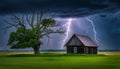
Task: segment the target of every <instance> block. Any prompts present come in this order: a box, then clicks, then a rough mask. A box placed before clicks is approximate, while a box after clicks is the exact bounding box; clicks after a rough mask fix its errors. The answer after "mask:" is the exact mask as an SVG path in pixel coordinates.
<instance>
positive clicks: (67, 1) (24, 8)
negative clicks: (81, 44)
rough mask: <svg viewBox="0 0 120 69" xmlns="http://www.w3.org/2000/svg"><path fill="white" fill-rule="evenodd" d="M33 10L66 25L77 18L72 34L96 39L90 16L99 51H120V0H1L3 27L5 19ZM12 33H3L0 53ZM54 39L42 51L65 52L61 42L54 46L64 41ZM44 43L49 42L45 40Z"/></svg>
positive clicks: (1, 34) (0, 38)
mask: <svg viewBox="0 0 120 69" xmlns="http://www.w3.org/2000/svg"><path fill="white" fill-rule="evenodd" d="M33 8H35V9H36V11H38V12H39V10H41V9H42V10H44V11H45V13H46V14H47V16H48V15H49V16H54V18H55V19H56V21H57V22H59V23H61V24H63V25H64V23H66V22H67V18H70V17H71V18H75V20H74V19H73V21H72V27H71V31H72V34H73V33H79V34H84V35H88V36H89V37H91V38H92V39H93V40H94V33H93V31H92V27H91V25H90V23H89V22H88V21H87V20H85V18H86V17H87V18H90V19H91V20H92V21H93V22H94V25H95V27H96V31H97V39H98V40H99V45H100V47H99V49H113V50H120V42H119V41H120V20H119V18H120V0H0V22H1V24H0V27H3V26H5V23H4V19H8V20H10V19H9V17H10V14H11V13H15V14H19V15H22V14H30V10H31V9H33ZM64 18H65V19H66V20H65V19H64ZM81 22H82V23H81ZM81 25H83V26H81ZM86 26H87V27H88V28H90V29H89V30H88V29H87V28H86ZM12 30H13V29H10V31H12ZM10 31H9V32H10ZM86 31H89V34H86V33H85V32H86ZM9 32H8V33H7V34H6V35H5V34H3V31H2V30H1V31H0V41H1V44H0V50H3V49H4V50H5V49H8V47H7V46H6V43H7V39H8V35H9ZM70 36H71V35H70ZM70 36H69V37H70ZM52 37H53V39H51V43H50V46H49V47H48V46H46V45H43V46H44V47H43V48H42V49H63V48H61V47H60V44H61V43H59V45H58V46H53V45H57V42H56V43H54V42H55V41H57V40H58V41H60V39H59V38H61V37H60V35H54V36H52ZM62 37H64V36H62ZM43 40H44V42H46V39H45V38H44V39H43ZM61 40H62V38H61Z"/></svg>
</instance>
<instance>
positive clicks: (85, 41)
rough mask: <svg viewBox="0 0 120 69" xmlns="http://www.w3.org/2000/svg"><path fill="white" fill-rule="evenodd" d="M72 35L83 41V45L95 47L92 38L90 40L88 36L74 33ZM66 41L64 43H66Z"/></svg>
mask: <svg viewBox="0 0 120 69" xmlns="http://www.w3.org/2000/svg"><path fill="white" fill-rule="evenodd" d="M73 36H75V37H77V38H78V39H79V41H80V42H82V43H83V45H84V46H90V47H97V44H96V43H95V42H94V41H93V40H91V39H90V38H89V37H88V36H84V35H78V34H74V35H73ZM73 36H72V37H71V39H72V38H73ZM71 39H70V40H71ZM68 42H69V41H68ZM68 42H67V43H66V45H67V44H68Z"/></svg>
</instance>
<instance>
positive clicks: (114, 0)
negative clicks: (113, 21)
mask: <svg viewBox="0 0 120 69" xmlns="http://www.w3.org/2000/svg"><path fill="white" fill-rule="evenodd" d="M119 7H120V1H119V0H0V14H9V13H28V12H29V11H30V10H31V9H33V8H35V9H36V10H41V9H43V10H45V12H46V13H53V14H54V16H59V17H77V16H78V17H79V16H81V17H83V16H87V15H92V14H96V13H102V12H116V11H118V10H119Z"/></svg>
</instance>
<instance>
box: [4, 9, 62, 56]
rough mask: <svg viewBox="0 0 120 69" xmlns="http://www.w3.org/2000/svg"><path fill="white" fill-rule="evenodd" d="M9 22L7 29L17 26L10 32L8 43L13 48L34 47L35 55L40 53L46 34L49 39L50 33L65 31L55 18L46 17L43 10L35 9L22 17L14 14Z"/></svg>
mask: <svg viewBox="0 0 120 69" xmlns="http://www.w3.org/2000/svg"><path fill="white" fill-rule="evenodd" d="M7 24H8V26H7V27H6V28H7V29H8V28H11V27H15V28H16V31H15V32H11V33H10V37H9V40H8V45H10V46H11V48H12V49H19V48H30V47H32V48H33V50H34V54H35V55H37V54H40V51H39V49H40V47H41V45H42V43H43V41H42V38H43V37H44V36H46V37H48V39H49V35H50V34H58V33H59V34H60V33H64V31H63V29H62V28H61V27H60V26H59V25H56V21H55V20H54V19H53V18H44V17H43V13H42V12H41V13H40V14H35V11H33V12H32V14H31V15H24V16H22V17H20V16H16V15H13V18H12V22H11V23H10V22H8V21H7ZM53 28H55V29H53Z"/></svg>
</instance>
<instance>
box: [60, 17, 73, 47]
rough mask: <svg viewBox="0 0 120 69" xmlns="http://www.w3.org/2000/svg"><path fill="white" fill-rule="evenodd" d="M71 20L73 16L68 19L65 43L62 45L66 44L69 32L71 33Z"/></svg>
mask: <svg viewBox="0 0 120 69" xmlns="http://www.w3.org/2000/svg"><path fill="white" fill-rule="evenodd" d="M71 22H72V18H69V19H68V22H67V23H66V24H65V26H66V32H65V35H66V36H65V38H64V39H63V44H62V46H64V44H65V42H66V40H67V39H68V36H69V33H70V26H71Z"/></svg>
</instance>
